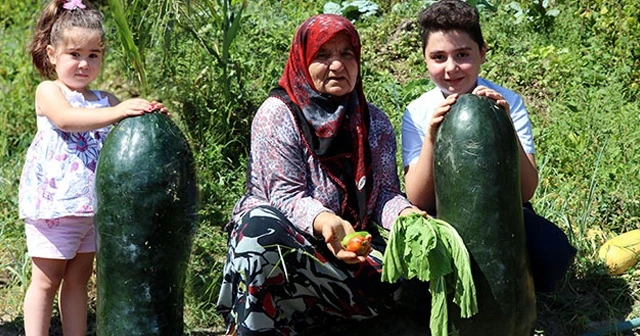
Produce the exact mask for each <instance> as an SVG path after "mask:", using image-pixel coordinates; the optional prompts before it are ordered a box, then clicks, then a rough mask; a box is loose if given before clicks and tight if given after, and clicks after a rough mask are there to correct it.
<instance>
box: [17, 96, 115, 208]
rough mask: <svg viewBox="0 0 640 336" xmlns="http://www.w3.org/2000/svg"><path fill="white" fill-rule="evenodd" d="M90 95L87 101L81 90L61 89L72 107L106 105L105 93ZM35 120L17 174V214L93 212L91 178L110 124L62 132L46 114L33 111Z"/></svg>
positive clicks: (107, 104) (98, 106)
mask: <svg viewBox="0 0 640 336" xmlns="http://www.w3.org/2000/svg"><path fill="white" fill-rule="evenodd" d="M94 93H95V94H96V95H97V96H98V98H99V99H98V100H97V101H86V100H85V99H84V96H83V95H82V94H81V93H79V92H77V91H67V90H65V96H66V98H67V100H68V101H69V103H70V104H71V106H73V107H91V108H100V107H108V106H109V100H108V98H107V97H102V96H101V95H100V92H99V91H94ZM91 113H100V112H99V111H95V112H93V111H91ZM36 122H37V126H38V131H37V133H36V135H35V138H34V140H33V142H32V143H31V146H30V147H29V149H28V150H27V157H26V161H25V164H24V167H23V170H22V176H21V177H20V192H19V211H20V218H30V219H51V218H59V217H64V216H93V210H94V209H93V202H94V186H93V180H94V176H95V170H96V166H97V164H98V155H99V154H100V150H101V149H102V144H103V143H104V140H105V138H106V137H107V134H108V132H109V130H110V126H109V127H103V128H100V129H97V130H93V131H89V132H65V131H63V130H61V129H59V128H57V127H56V126H55V125H54V124H53V123H52V122H51V121H50V120H49V119H48V118H47V117H45V116H40V115H38V116H37V121H36Z"/></svg>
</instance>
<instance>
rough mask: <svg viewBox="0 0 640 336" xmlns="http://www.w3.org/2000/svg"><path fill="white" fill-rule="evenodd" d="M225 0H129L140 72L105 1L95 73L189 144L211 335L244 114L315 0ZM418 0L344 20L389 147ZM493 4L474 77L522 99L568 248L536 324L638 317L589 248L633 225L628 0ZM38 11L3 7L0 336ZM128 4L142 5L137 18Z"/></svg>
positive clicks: (620, 282) (6, 327)
mask: <svg viewBox="0 0 640 336" xmlns="http://www.w3.org/2000/svg"><path fill="white" fill-rule="evenodd" d="M222 1H223V0H220V1H206V2H201V3H200V4H201V5H202V7H189V2H188V1H174V2H167V1H164V0H149V1H141V0H139V1H134V2H135V6H136V7H135V8H139V9H138V11H136V10H133V8H134V7H132V6H125V8H124V15H127V18H128V21H129V22H128V24H129V27H130V29H131V30H132V34H133V37H135V38H134V39H133V40H132V41H129V42H128V43H134V44H135V46H136V47H137V49H138V53H139V55H138V56H137V58H138V60H139V61H137V63H136V64H138V69H134V68H133V67H132V66H131V64H133V63H131V62H130V61H129V60H130V58H129V57H128V53H130V51H129V52H127V51H126V50H125V49H123V48H122V46H121V45H120V43H119V42H118V39H119V38H121V37H122V36H120V37H118V35H117V31H116V28H115V27H116V22H119V25H122V24H123V22H122V21H115V20H114V17H112V14H111V13H110V12H109V11H105V14H106V24H107V28H108V34H109V44H110V48H109V52H108V54H107V56H106V61H105V65H104V70H103V74H102V75H101V76H100V78H99V79H98V81H97V83H96V87H99V88H101V89H105V90H108V91H111V92H114V93H116V95H117V96H118V97H120V98H128V97H131V96H135V95H138V94H140V92H143V93H145V94H147V95H149V96H150V97H153V98H159V99H162V100H163V102H164V103H165V105H167V106H169V108H170V109H171V111H172V112H173V115H174V120H175V121H176V122H177V123H178V124H179V125H180V127H181V128H182V129H183V130H184V132H185V134H186V135H187V136H188V138H189V140H190V142H191V143H192V146H193V148H194V153H195V157H196V161H197V167H198V174H199V184H200V190H201V206H200V212H199V215H200V221H199V228H198V231H197V234H196V237H195V242H194V247H193V251H192V258H191V261H190V265H189V274H188V280H187V281H188V286H187V287H188V289H187V297H186V305H185V324H186V328H187V330H188V332H189V333H191V334H193V335H207V334H213V333H214V332H216V331H219V330H220V329H221V326H222V322H221V320H220V318H219V317H218V316H217V314H216V313H215V309H214V308H215V301H216V299H217V292H218V288H219V283H220V270H221V267H222V263H223V261H224V258H225V253H226V247H225V235H224V233H223V231H222V226H223V225H224V224H225V223H226V221H227V220H228V218H229V213H230V211H231V208H232V206H233V204H234V203H235V201H236V200H237V199H238V198H239V196H240V195H241V193H242V192H243V189H244V181H245V176H244V174H245V167H246V156H247V150H248V134H249V124H250V121H251V116H252V114H253V113H254V111H255V109H256V107H257V106H259V104H260V103H261V102H262V100H263V99H264V97H265V96H266V94H267V92H268V90H269V89H270V88H271V87H273V86H274V85H275V83H276V81H277V79H278V78H279V76H280V74H281V72H282V68H283V66H284V62H285V61H286V57H287V51H288V48H289V46H290V43H291V38H292V36H293V32H294V30H295V28H296V26H297V25H298V24H299V23H300V22H302V21H303V20H304V19H305V18H307V17H308V16H310V15H312V14H316V13H319V12H321V11H322V6H323V5H324V4H323V3H315V2H305V3H298V2H293V1H283V2H280V1H270V0H256V1H249V2H246V7H242V6H244V2H240V1H229V2H224V3H223V2H222ZM134 2H127V4H133V3H134ZM427 2H428V1H423V0H409V1H404V2H399V1H392V0H385V1H380V2H379V5H380V8H381V9H380V12H379V15H377V16H374V17H370V18H368V19H366V20H364V21H357V22H356V25H357V27H358V30H359V32H360V34H361V38H362V41H363V65H362V69H363V73H362V75H363V78H364V89H365V94H366V95H367V97H368V99H369V100H370V101H371V102H373V103H375V104H376V105H378V106H379V107H381V108H382V109H383V110H384V111H385V112H386V113H387V114H388V115H389V117H390V118H391V120H392V123H393V124H394V127H395V128H396V131H397V133H398V144H400V142H399V139H400V138H399V132H400V122H401V118H402V113H403V110H404V107H405V106H406V105H407V104H408V102H410V101H411V100H413V99H415V98H416V97H417V96H418V95H419V94H420V93H422V92H423V91H425V90H427V89H428V88H430V87H431V85H432V84H431V83H430V82H429V81H428V80H427V79H426V69H425V67H424V62H423V60H422V58H421V55H420V42H419V35H418V34H419V33H418V28H417V26H416V24H415V22H413V21H414V20H415V17H416V14H417V13H418V11H419V9H420V8H422V7H423V6H424V4H425V3H427ZM494 2H495V5H496V7H497V8H498V10H497V11H496V12H491V11H489V10H483V11H482V20H483V22H482V24H483V30H484V35H485V38H486V39H487V42H488V43H489V46H490V51H489V53H488V59H487V62H486V63H485V64H484V65H483V70H482V76H484V77H486V78H488V79H490V80H493V81H495V82H497V83H501V84H503V85H505V86H506V87H509V88H511V89H513V90H515V91H516V92H519V93H520V94H522V96H523V97H524V99H525V102H526V103H527V107H528V109H529V112H530V116H531V119H532V123H533V126H534V136H535V140H536V150H537V153H536V160H537V162H538V165H539V169H540V185H539V187H538V190H537V193H536V195H535V197H534V199H533V203H534V206H535V208H536V210H537V211H538V212H539V213H540V214H542V215H544V216H545V217H547V218H549V219H550V220H552V221H553V222H555V223H557V224H558V226H560V227H561V228H562V229H563V230H564V231H565V232H566V233H567V234H568V235H569V237H570V239H571V241H572V243H573V244H574V246H576V247H577V248H578V255H577V259H576V262H575V263H574V265H573V266H572V269H571V271H570V273H569V274H568V276H567V278H566V279H565V282H564V283H563V285H562V286H561V288H560V290H559V291H558V292H556V293H554V294H553V295H539V296H538V317H539V318H538V322H537V325H536V329H537V333H536V334H537V335H545V336H556V335H581V334H583V333H585V332H587V331H590V330H595V329H598V328H600V327H603V326H606V325H608V324H610V323H613V322H618V321H623V320H627V319H631V318H635V317H639V316H640V297H639V294H638V293H639V290H640V284H639V281H640V271H639V270H638V269H637V268H635V269H631V270H630V271H629V272H627V273H626V274H624V275H622V276H617V277H612V276H609V275H607V274H606V273H605V272H604V271H603V268H602V265H601V264H600V262H599V260H598V259H597V250H598V248H599V247H600V246H601V245H602V243H603V242H604V241H605V240H606V239H608V238H611V237H613V236H614V235H616V234H619V233H622V232H626V231H628V230H631V229H635V228H638V227H640V197H639V195H640V182H639V181H640V165H638V164H637V162H638V157H640V129H639V128H638V127H637V126H636V125H638V123H639V122H640V120H639V119H640V106H639V104H638V103H637V102H636V97H638V94H639V93H640V92H639V91H640V89H639V87H640V59H639V58H638V56H637V55H640V23H639V22H638V21H639V19H638V18H639V17H640V4H638V3H637V1H634V0H623V1H613V0H591V1H586V0H581V1H573V2H566V1H553V0H552V1H548V2H545V3H546V6H547V7H548V8H547V11H546V12H547V13H548V10H549V9H555V10H558V15H557V16H555V17H552V18H551V17H541V15H543V13H542V12H536V11H535V8H534V7H526V6H524V5H525V1H521V2H522V5H523V6H521V8H529V9H530V10H529V11H528V12H526V13H524V14H522V13H521V14H522V15H524V17H523V18H524V19H523V20H521V21H520V22H517V20H516V17H515V15H516V13H515V12H514V11H513V10H512V9H511V8H513V7H510V6H508V3H509V2H510V1H506V0H504V1H494ZM102 3H105V4H106V3H107V1H102ZM527 3H529V2H527ZM224 4H227V5H230V6H231V7H229V8H228V11H226V13H230V12H234V11H235V13H240V14H238V15H239V16H241V18H242V21H241V22H240V23H239V26H236V27H237V28H233V31H230V30H229V27H232V26H229V25H226V26H225V21H224V20H229V19H230V16H226V18H225V17H223V16H215V15H213V14H212V13H210V12H206V11H207V10H208V9H207V8H208V7H207V6H208V5H211V6H212V8H220V9H221V10H222V8H223V7H224V6H223V5H224ZM39 6H40V2H30V1H26V2H19V3H15V4H14V3H12V4H11V6H10V5H9V4H8V3H3V4H1V5H0V39H1V40H2V41H3V42H2V44H0V50H1V51H2V52H1V53H0V129H2V133H0V204H2V206H0V246H2V247H1V248H0V302H1V303H0V318H1V319H0V335H4V334H3V332H4V333H8V334H9V335H15V334H19V333H20V332H21V324H22V317H21V315H22V313H21V305H22V298H23V295H24V291H25V288H26V285H27V282H28V278H29V275H30V265H29V261H28V259H27V258H26V256H25V250H26V248H25V242H24V233H23V228H22V222H21V221H20V220H19V219H18V214H17V206H18V204H17V192H18V183H19V176H20V171H21V168H22V163H23V160H24V153H25V151H26V149H27V147H28V146H29V143H30V142H31V139H32V137H33V134H34V132H35V118H34V117H33V94H34V92H35V86H36V85H37V83H38V81H39V78H38V77H37V75H35V72H34V70H33V69H32V67H31V65H30V60H29V57H28V55H26V54H25V48H24V47H25V45H26V43H27V42H28V39H29V35H28V34H25V33H24V31H30V29H31V25H32V23H33V20H34V19H35V15H36V13H38V12H39ZM140 8H144V13H145V15H138V14H139V12H140V10H141V9H140ZM195 8H197V9H198V11H205V12H202V16H201V17H199V19H198V20H190V15H197V14H198V11H195V10H194V9H195ZM147 18H148V19H147ZM201 18H208V19H206V20H200V19H201ZM236 18H237V17H236ZM145 19H147V20H146V21H145ZM218 20H219V21H218ZM181 22H182V23H184V22H190V23H192V25H190V26H188V27H185V26H181ZM208 23H210V24H208ZM227 23H230V22H229V21H227ZM224 27H227V28H226V29H227V30H226V31H225V30H224ZM236 29H237V30H236ZM225 32H226V35H225ZM225 36H227V39H226V42H225V39H224V37H225ZM203 41H206V44H207V45H206V47H205V45H203ZM223 42H224V43H223ZM218 43H219V44H218ZM223 46H224V51H221V50H220V49H218V50H217V51H216V48H222V47H223ZM207 48H208V49H207ZM222 54H224V59H222V58H221V57H220V55H222ZM216 55H218V57H216ZM139 73H144V74H145V79H146V87H142V86H140V84H138V78H139V77H138V74H139ZM222 73H225V74H226V75H224V76H220V74H222ZM398 162H400V161H399V160H398ZM399 173H401V170H400V169H399ZM56 323H57V322H56ZM631 334H633V333H632V332H628V333H626V334H625V335H631ZM636 334H637V333H636Z"/></svg>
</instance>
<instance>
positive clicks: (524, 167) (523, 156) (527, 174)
mask: <svg viewBox="0 0 640 336" xmlns="http://www.w3.org/2000/svg"><path fill="white" fill-rule="evenodd" d="M518 147H519V148H520V149H519V150H520V190H521V192H522V203H526V202H528V201H529V200H530V199H531V198H532V197H533V194H535V192H536V188H538V169H537V168H536V158H535V155H534V154H527V153H525V152H524V149H523V148H522V144H520V140H518Z"/></svg>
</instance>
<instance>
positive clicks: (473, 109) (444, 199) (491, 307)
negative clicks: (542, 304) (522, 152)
mask: <svg viewBox="0 0 640 336" xmlns="http://www.w3.org/2000/svg"><path fill="white" fill-rule="evenodd" d="M434 151H435V153H434V183H435V191H436V211H437V214H438V218H440V219H443V220H444V221H446V222H448V223H450V224H451V225H452V226H454V227H455V228H456V230H457V231H458V233H459V234H460V236H461V237H462V239H463V240H464V242H465V245H466V246H467V249H468V250H469V254H470V255H471V259H472V273H473V278H474V281H475V285H476V290H477V298H478V314H477V315H475V316H473V317H471V318H470V319H460V318H456V316H458V315H457V312H456V310H455V306H454V307H452V308H453V309H451V310H450V311H452V314H451V315H450V321H452V323H453V324H454V327H455V328H456V329H458V330H459V331H460V335H463V336H466V335H474V336H480V335H487V336H489V335H490V336H495V335H509V336H529V335H532V332H533V328H534V324H535V319H536V310H535V293H534V286H533V280H532V278H531V274H530V271H529V266H528V257H527V254H526V249H525V233H524V223H523V211H522V198H521V194H520V168H519V148H518V142H517V138H516V133H515V130H514V128H513V124H512V122H511V120H510V118H509V117H508V116H507V114H506V113H505V112H504V110H503V109H502V108H500V107H498V106H496V105H495V104H494V102H493V101H492V100H490V99H488V98H486V97H479V96H476V95H473V94H466V95H461V96H460V97H458V99H457V101H456V103H455V104H454V105H453V106H452V108H451V110H450V111H449V112H448V113H447V115H446V117H445V119H444V121H443V122H442V124H441V125H440V127H439V129H438V133H437V137H436V142H435V149H434Z"/></svg>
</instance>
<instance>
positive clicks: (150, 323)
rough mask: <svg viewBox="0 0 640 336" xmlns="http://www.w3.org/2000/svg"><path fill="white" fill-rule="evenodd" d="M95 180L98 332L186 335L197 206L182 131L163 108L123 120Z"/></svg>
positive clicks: (106, 335) (111, 136) (104, 335)
mask: <svg viewBox="0 0 640 336" xmlns="http://www.w3.org/2000/svg"><path fill="white" fill-rule="evenodd" d="M95 182H96V209H97V210H96V216H95V219H96V232H97V242H96V243H97V253H96V259H97V261H96V269H97V307H96V320H97V321H96V323H97V325H96V330H97V335H98V336H115V335H127V336H135V335H140V336H142V335H145V336H149V335H167V336H175V335H182V334H183V328H184V324H183V302H184V284H185V277H186V269H187V264H188V259H189V255H190V251H191V245H192V241H193V234H194V230H195V225H196V211H197V209H196V199H197V187H196V179H195V170H194V164H193V159H192V154H191V151H190V149H189V145H188V143H187V142H186V140H185V138H184V136H183V134H182V133H181V132H180V130H179V129H178V127H177V126H176V125H175V124H174V123H173V122H172V121H171V119H170V118H169V117H167V116H166V115H164V114H161V113H147V114H144V115H142V116H138V117H131V118H126V119H124V120H122V121H121V122H120V123H119V124H118V125H117V126H115V127H114V128H113V130H112V131H111V132H110V133H109V136H108V137H107V139H106V140H105V144H104V147H103V148H102V151H101V154H100V159H99V162H98V167H97V170H96V180H95Z"/></svg>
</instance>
